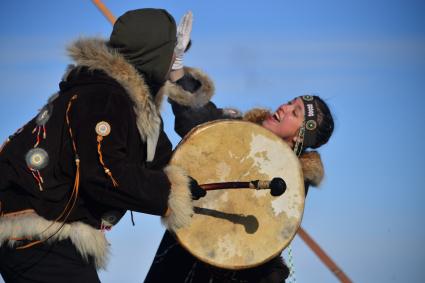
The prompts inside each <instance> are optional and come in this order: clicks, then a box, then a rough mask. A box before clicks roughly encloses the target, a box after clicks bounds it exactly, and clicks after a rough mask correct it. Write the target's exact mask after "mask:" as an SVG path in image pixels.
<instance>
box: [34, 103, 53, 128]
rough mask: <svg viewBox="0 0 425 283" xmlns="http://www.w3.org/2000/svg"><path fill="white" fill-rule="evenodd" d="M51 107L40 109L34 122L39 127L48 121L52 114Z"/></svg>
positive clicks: (48, 105)
mask: <svg viewBox="0 0 425 283" xmlns="http://www.w3.org/2000/svg"><path fill="white" fill-rule="evenodd" d="M52 108H53V107H52V105H51V104H47V105H45V106H44V107H43V108H41V110H40V113H39V114H38V115H37V118H36V119H35V122H36V124H37V125H39V126H44V125H45V124H46V123H47V121H49V119H50V116H51V113H52Z"/></svg>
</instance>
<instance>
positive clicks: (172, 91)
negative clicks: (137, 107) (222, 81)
mask: <svg viewBox="0 0 425 283" xmlns="http://www.w3.org/2000/svg"><path fill="white" fill-rule="evenodd" d="M184 72H185V74H189V75H190V76H192V77H193V78H194V79H195V80H197V81H199V82H200V83H201V87H200V88H199V89H198V90H197V91H195V92H193V93H192V92H189V91H186V90H184V89H183V88H182V87H181V86H179V85H177V84H175V83H172V82H170V81H167V82H166V83H165V85H164V86H163V87H162V88H161V90H160V93H159V94H160V95H161V96H162V95H167V96H168V97H169V98H170V99H172V100H174V101H175V102H177V103H178V104H180V105H183V106H189V107H194V108H196V107H202V106H204V105H205V104H207V103H208V102H209V101H210V99H211V97H212V96H213V95H214V83H213V82H212V81H211V80H210V78H209V77H208V76H207V75H206V74H205V73H204V72H202V71H201V70H199V69H194V68H189V67H184Z"/></svg>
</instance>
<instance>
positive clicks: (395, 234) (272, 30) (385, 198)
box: [0, 0, 425, 283]
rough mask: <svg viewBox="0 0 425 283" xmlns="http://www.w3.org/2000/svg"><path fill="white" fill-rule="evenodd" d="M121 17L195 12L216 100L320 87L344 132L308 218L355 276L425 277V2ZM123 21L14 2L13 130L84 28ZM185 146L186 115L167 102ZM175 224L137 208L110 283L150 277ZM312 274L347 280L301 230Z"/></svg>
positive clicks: (89, 10)
mask: <svg viewBox="0 0 425 283" xmlns="http://www.w3.org/2000/svg"><path fill="white" fill-rule="evenodd" d="M104 3H105V4H106V5H107V6H108V7H109V8H110V9H111V10H112V12H113V13H114V14H115V15H116V16H118V15H120V14H122V13H123V12H125V11H126V10H130V9H135V8H142V7H161V8H165V9H167V10H168V11H169V12H170V13H171V14H173V15H174V16H175V18H176V19H177V20H178V19H180V17H181V16H182V15H183V14H184V12H185V11H187V10H189V9H190V10H192V11H193V13H194V17H195V20H194V27H193V33H192V38H193V46H192V48H191V50H190V52H189V53H188V54H187V56H186V58H185V63H186V64H187V65H190V66H196V67H200V68H202V69H203V70H204V71H206V72H207V73H208V74H209V75H210V76H211V78H212V79H213V80H214V82H215V85H216V96H215V97H214V99H213V100H214V101H215V102H216V103H217V104H218V105H220V106H233V107H237V108H239V109H241V110H244V111H245V110H248V109H250V108H252V107H257V106H262V107H268V108H271V109H274V108H276V107H277V106H278V105H279V104H281V103H282V102H286V101H287V100H290V99H291V98H293V97H294V96H298V95H302V94H305V93H314V94H318V95H320V96H322V97H323V98H325V100H326V101H327V102H328V103H329V105H330V107H331V109H332V110H333V113H334V116H335V121H336V129H335V133H334V136H333V138H332V140H331V141H330V142H329V144H328V145H326V146H324V147H323V148H322V149H320V153H321V154H322V158H323V162H324V165H325V169H326V179H325V181H324V183H323V184H322V186H321V187H320V189H318V190H310V192H309V195H308V198H307V201H306V209H305V214H304V218H303V223H302V226H303V227H304V228H305V229H306V230H307V231H308V232H309V233H310V234H311V235H312V237H313V238H314V239H316V240H317V242H318V243H319V244H320V245H321V246H322V247H323V248H324V249H325V250H326V251H327V252H328V254H329V255H330V256H331V257H332V258H333V259H334V260H335V261H336V263H337V264H339V265H340V266H341V267H342V269H343V270H344V271H345V272H346V273H347V274H348V276H349V277H350V278H351V279H352V280H353V281H354V282H370V283H377V282H424V281H425V270H424V268H423V266H424V264H425V241H424V240H423V239H425V227H424V225H423V224H420V223H423V220H420V219H422V218H423V216H425V208H424V205H423V203H424V201H425V185H424V183H425V174H424V173H425V162H424V160H425V154H424V153H423V151H422V148H423V142H422V141H423V140H424V139H425V127H424V125H423V120H424V119H423V117H422V115H423V113H424V111H423V107H424V105H425V98H424V89H425V80H424V78H425V17H424V12H425V2H424V1H413V0H407V1H402V0H387V1H383V0H377V1H365V0H359V1H336V0H334V1H331V0H329V1H287V0H285V1H267V0H265V1H261V2H259V1H251V2H249V1H194V0H190V1H189V0H187V1H139V2H136V1H129V0H122V1H112V0H109V1H107V0H105V1H104ZM110 30H111V26H110V24H109V23H108V22H107V21H106V20H105V19H104V18H103V16H102V15H101V14H100V13H99V12H98V10H97V9H96V8H95V7H94V5H93V4H92V3H91V1H87V0H86V1H82V0H78V1H76V0H73V1H70V0H68V1H53V0H45V1H35V0H32V1H30V0H23V1H2V2H1V3H0V42H1V44H0V97H1V99H2V103H1V104H0V120H1V121H2V122H1V126H0V139H2V140H4V139H5V138H6V137H7V136H8V135H9V134H11V133H13V132H14V131H15V130H16V129H17V128H19V127H20V126H21V125H22V124H24V123H25V122H26V121H27V120H28V119H30V118H31V117H33V116H34V115H35V114H36V113H37V109H39V108H40V107H41V106H43V104H44V103H45V101H46V100H47V98H48V97H49V96H50V95H51V94H52V93H54V92H55V91H56V90H57V88H58V81H59V80H60V78H61V76H62V74H63V72H64V70H65V67H66V65H67V64H69V63H70V60H69V59H68V58H67V56H66V52H65V47H66V45H67V44H69V43H70V42H72V41H73V40H74V39H76V38H78V37H79V36H100V37H105V38H106V37H107V36H108V35H109V33H110ZM163 116H164V118H165V123H166V131H167V133H168V134H169V136H170V138H171V139H172V141H173V143H174V144H176V143H177V142H178V137H177V135H176V134H174V133H173V125H172V123H173V119H172V118H173V117H172V114H171V113H170V109H169V107H168V106H165V107H164V114H163ZM162 232H163V228H162V227H161V225H160V223H159V219H158V218H157V217H152V216H146V215H141V214H138V215H137V216H136V226H135V227H132V226H131V221H130V219H129V216H125V217H124V219H123V220H122V221H121V222H120V223H119V224H118V225H117V227H115V228H114V230H113V231H111V232H109V233H108V238H109V240H110V242H111V244H112V255H111V261H110V264H109V268H108V271H107V272H102V273H101V274H100V276H101V279H102V282H118V281H120V282H142V281H143V278H144V276H145V274H146V272H147V269H148V267H149V265H150V262H151V260H152V258H153V254H154V253H155V250H156V246H157V245H158V243H159V240H160V238H161V235H162ZM293 249H294V254H295V255H294V257H295V258H294V260H295V267H296V276H297V281H298V282H338V281H337V279H336V278H335V277H334V276H333V275H332V273H330V272H329V271H328V270H327V269H326V268H325V267H324V266H323V265H322V264H321V263H320V262H319V260H318V259H317V258H316V257H315V255H314V254H312V252H311V251H310V250H309V249H308V248H307V247H306V246H305V245H304V243H302V241H301V240H300V239H299V238H298V237H297V238H295V240H294V245H293Z"/></svg>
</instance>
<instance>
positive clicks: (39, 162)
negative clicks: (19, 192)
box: [25, 148, 49, 191]
mask: <svg viewBox="0 0 425 283" xmlns="http://www.w3.org/2000/svg"><path fill="white" fill-rule="evenodd" d="M25 161H26V163H27V167H28V169H29V170H30V172H31V174H32V176H33V177H34V179H35V180H36V181H37V184H38V188H39V189H40V191H43V186H42V184H43V183H44V180H43V177H42V176H41V174H40V170H41V169H43V168H45V167H46V166H47V164H48V163H49V155H48V154H47V152H46V151H45V150H44V149H42V148H33V149H31V150H29V151H28V152H27V154H26V155H25Z"/></svg>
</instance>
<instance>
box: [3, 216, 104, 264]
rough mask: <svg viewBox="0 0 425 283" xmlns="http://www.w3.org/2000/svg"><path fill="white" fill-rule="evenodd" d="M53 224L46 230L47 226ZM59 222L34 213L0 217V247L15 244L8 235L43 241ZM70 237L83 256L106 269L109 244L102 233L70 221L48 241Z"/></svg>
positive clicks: (55, 228)
mask: <svg viewBox="0 0 425 283" xmlns="http://www.w3.org/2000/svg"><path fill="white" fill-rule="evenodd" d="M50 225H52V226H51V227H50V228H49V229H48V230H47V231H45V230H46V228H47V227H49V226H50ZM60 225H61V223H59V222H53V221H49V220H46V219H44V218H43V217H41V216H39V215H37V214H36V213H34V212H32V213H26V214H19V215H13V216H7V215H6V216H2V217H0V246H2V245H4V244H7V245H9V246H11V247H13V246H15V245H16V244H17V242H16V241H13V240H9V239H10V238H27V237H28V238H31V239H33V240H42V239H45V238H48V237H49V236H50V235H51V234H52V233H54V232H55V231H56V230H57V229H58V228H59V227H60ZM65 239H70V240H71V242H72V243H73V244H74V246H75V248H76V249H77V250H78V252H79V253H80V254H81V255H82V257H83V258H84V259H86V260H87V259H88V257H89V256H92V257H93V258H94V261H95V265H96V268H97V269H105V268H106V264H107V261H108V255H109V243H108V242H107V240H106V238H105V234H104V233H102V232H101V231H100V230H97V229H94V228H93V227H91V226H90V225H87V224H84V223H81V222H73V223H69V224H65V225H64V226H63V227H62V228H61V229H60V230H59V231H58V232H57V233H56V234H55V235H54V236H53V237H51V238H50V239H49V240H48V241H47V243H49V242H53V241H61V240H65Z"/></svg>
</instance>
